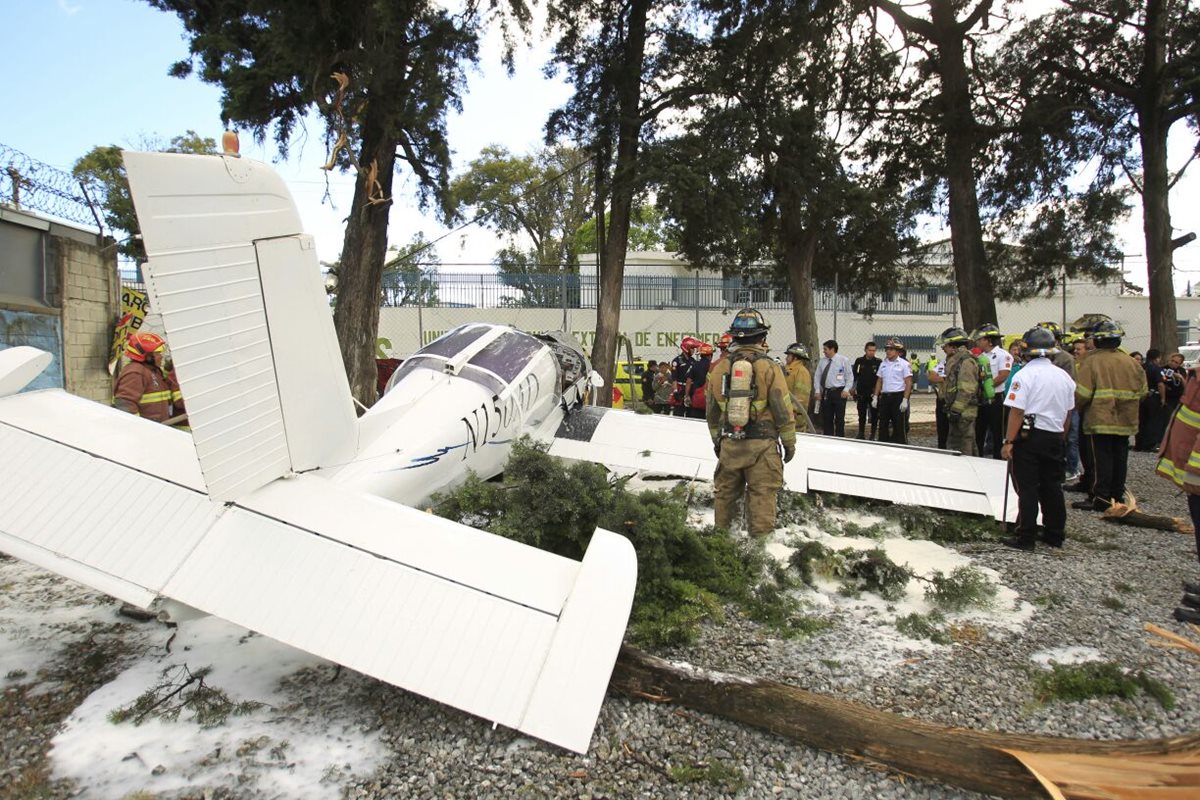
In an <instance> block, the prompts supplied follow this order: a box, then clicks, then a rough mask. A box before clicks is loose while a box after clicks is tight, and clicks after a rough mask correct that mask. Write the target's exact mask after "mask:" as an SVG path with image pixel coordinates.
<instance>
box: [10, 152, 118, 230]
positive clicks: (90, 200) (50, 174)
mask: <svg viewBox="0 0 1200 800" xmlns="http://www.w3.org/2000/svg"><path fill="white" fill-rule="evenodd" d="M103 201H104V197H103V195H102V190H101V188H100V187H98V186H96V185H85V184H84V183H81V182H80V181H79V180H78V179H77V178H76V177H75V176H74V175H72V174H71V173H69V172H65V171H63V170H61V169H58V168H57V167H52V166H50V165H49V164H46V163H44V162H42V161H38V160H37V159H36V158H33V157H32V156H28V155H26V154H25V153H22V152H21V151H20V150H17V149H15V148H12V147H9V146H8V145H6V144H2V143H0V204H3V205H7V206H9V207H11V208H15V209H18V210H22V209H23V210H28V211H36V212H38V213H41V214H45V215H47V216H50V217H55V218H57V219H61V220H63V221H65V222H73V223H75V224H77V225H82V226H84V227H87V228H94V229H96V230H99V231H101V232H103V223H102V222H101V219H102V217H101V215H102V214H103V209H102V207H101V206H102V204H103Z"/></svg>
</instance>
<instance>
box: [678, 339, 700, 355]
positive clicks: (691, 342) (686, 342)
mask: <svg viewBox="0 0 1200 800" xmlns="http://www.w3.org/2000/svg"><path fill="white" fill-rule="evenodd" d="M701 344H703V342H701V341H700V340H699V339H697V338H696V337H695V336H685V337H683V339H682V340H681V341H680V342H679V349H680V350H682V351H683V352H685V353H688V354H690V353H691V352H692V351H693V350H695V349H696V348H697V347H699V346H700V345H701Z"/></svg>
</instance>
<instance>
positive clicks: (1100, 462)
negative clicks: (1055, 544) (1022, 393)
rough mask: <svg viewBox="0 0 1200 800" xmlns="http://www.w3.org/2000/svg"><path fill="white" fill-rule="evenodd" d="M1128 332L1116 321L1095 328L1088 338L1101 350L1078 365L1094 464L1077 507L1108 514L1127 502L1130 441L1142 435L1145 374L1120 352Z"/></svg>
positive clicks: (1079, 400) (1078, 395) (1080, 402)
mask: <svg viewBox="0 0 1200 800" xmlns="http://www.w3.org/2000/svg"><path fill="white" fill-rule="evenodd" d="M1124 335H1125V331H1123V330H1122V329H1121V327H1120V326H1119V325H1117V324H1116V323H1115V322H1113V321H1112V320H1103V321H1101V322H1098V323H1096V325H1094V326H1093V327H1092V328H1091V329H1090V330H1089V331H1088V338H1090V339H1092V340H1093V341H1094V342H1095V345H1096V349H1095V350H1093V351H1092V352H1090V353H1088V356H1087V358H1085V359H1084V360H1083V362H1082V363H1081V364H1080V365H1079V370H1078V374H1077V375H1076V377H1075V403H1076V405H1077V406H1078V407H1079V409H1080V411H1081V412H1082V413H1083V433H1084V434H1085V438H1086V442H1080V446H1081V447H1086V448H1087V450H1088V452H1089V453H1090V454H1091V457H1092V462H1093V464H1094V470H1095V471H1094V472H1093V478H1092V483H1091V485H1090V486H1087V487H1085V488H1087V490H1088V498H1087V500H1081V501H1079V502H1077V503H1072V507H1074V508H1078V509H1083V510H1088V511H1103V510H1105V509H1106V508H1108V507H1109V505H1110V504H1112V503H1114V502H1116V503H1120V502H1124V499H1125V477H1126V472H1127V469H1128V463H1129V437H1130V436H1133V435H1134V434H1135V433H1137V430H1138V406H1139V405H1141V402H1142V398H1143V397H1145V396H1146V392H1147V389H1146V373H1145V372H1144V371H1143V370H1142V368H1141V367H1139V366H1138V364H1137V362H1136V361H1134V360H1133V359H1132V358H1130V357H1129V356H1128V355H1126V354H1125V353H1122V352H1121V351H1120V350H1118V349H1117V348H1118V347H1120V346H1121V338H1122V337H1123V336H1124Z"/></svg>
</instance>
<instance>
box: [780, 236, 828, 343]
mask: <svg viewBox="0 0 1200 800" xmlns="http://www.w3.org/2000/svg"><path fill="white" fill-rule="evenodd" d="M783 225H784V237H783V265H784V268H785V269H786V270H787V278H788V288H790V289H791V291H792V319H793V321H794V322H795V325H796V341H797V342H800V343H801V344H803V345H804V346H805V347H807V348H808V352H809V354H811V355H813V356H814V357H815V354H817V353H819V352H820V348H819V347H817V345H818V344H820V343H819V342H818V341H817V337H818V332H817V311H816V306H815V305H814V304H813V280H812V265H813V258H814V257H815V256H816V253H817V235H816V233H814V232H812V231H789V230H788V228H789V227H790V226H789V225H788V222H787V220H786V219H785V220H784V223H783ZM789 344H791V343H790V342H783V341H777V342H775V345H776V347H777V348H782V347H787V346H788V345H789Z"/></svg>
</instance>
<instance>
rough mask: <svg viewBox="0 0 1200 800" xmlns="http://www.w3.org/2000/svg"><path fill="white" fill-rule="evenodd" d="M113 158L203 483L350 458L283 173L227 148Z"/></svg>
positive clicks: (324, 318) (307, 252)
mask: <svg viewBox="0 0 1200 800" xmlns="http://www.w3.org/2000/svg"><path fill="white" fill-rule="evenodd" d="M125 164H126V167H127V170H128V173H129V184H130V189H131V193H132V196H133V202H134V205H135V207H136V208H137V213H138V221H139V224H140V225H141V233H142V238H143V241H144V243H145V246H146V253H147V256H148V257H149V263H148V264H147V265H146V268H145V274H146V284H147V288H148V290H149V294H150V303H151V306H152V307H153V308H154V309H156V310H157V311H159V312H160V313H161V314H162V317H163V326H164V327H165V328H166V333H167V342H168V345H169V347H170V350H171V354H172V357H173V359H174V363H175V369H176V373H177V375H178V377H179V382H180V386H181V389H182V392H183V398H184V402H185V403H186V406H187V411H188V421H189V424H190V425H191V428H192V435H193V438H194V440H195V447H196V454H197V456H198V458H199V461H200V466H201V470H202V471H203V474H204V480H205V483H206V484H207V486H208V490H209V494H210V495H211V496H212V497H213V499H215V500H218V501H228V500H233V499H236V498H237V497H240V496H242V495H244V494H246V493H248V492H251V491H253V490H255V489H257V488H259V487H260V486H263V485H264V484H266V483H268V482H270V481H272V480H274V479H275V478H278V477H280V476H282V475H286V474H288V473H290V472H302V471H304V470H309V469H313V468H315V467H319V466H328V465H332V464H337V463H342V462H345V461H348V460H350V459H351V458H353V456H354V454H355V453H356V451H357V447H358V443H357V435H358V434H357V430H358V426H357V415H356V414H355V411H354V406H353V401H352V399H351V395H350V387H349V383H348V381H347V379H346V373H345V369H344V366H343V363H342V358H341V353H340V351H339V349H338V342H337V337H336V335H335V333H334V330H333V319H332V315H331V313H330V308H329V303H328V300H327V299H326V295H325V291H324V286H323V281H322V279H321V275H320V267H319V264H318V261H317V255H316V250H315V248H314V245H313V240H312V238H311V237H310V236H307V235H305V234H303V233H302V230H303V227H302V225H301V222H300V216H299V214H298V213H297V211H296V207H295V204H294V203H293V202H292V199H291V195H290V194H289V193H288V190H287V187H286V186H285V185H284V183H283V181H282V180H281V179H280V178H279V176H278V175H277V174H276V173H275V172H274V171H273V170H272V169H270V168H269V167H268V166H266V165H265V164H260V163H258V162H254V161H249V160H245V159H240V158H237V157H233V156H220V157H218V156H198V155H180V154H171V153H134V152H126V153H125Z"/></svg>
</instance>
